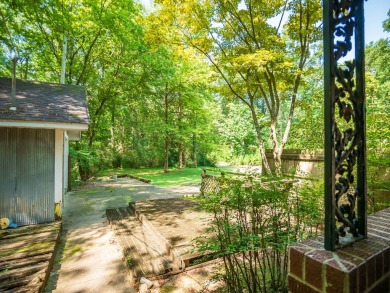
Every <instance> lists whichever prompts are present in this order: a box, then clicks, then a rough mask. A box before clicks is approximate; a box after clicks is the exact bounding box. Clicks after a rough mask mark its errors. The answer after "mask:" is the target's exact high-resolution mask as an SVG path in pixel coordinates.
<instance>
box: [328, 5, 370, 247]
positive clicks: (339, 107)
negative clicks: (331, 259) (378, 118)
mask: <svg viewBox="0 0 390 293" xmlns="http://www.w3.org/2000/svg"><path fill="white" fill-rule="evenodd" d="M323 3H324V91H325V104H324V114H325V115H324V116H325V121H324V124H325V147H324V149H325V152H324V154H325V175H324V176H325V177H324V182H325V223H324V224H325V233H324V236H325V237H324V246H325V249H326V250H331V251H334V250H336V248H337V247H340V246H345V245H348V244H350V243H353V242H355V241H357V240H359V239H362V238H365V237H366V236H367V231H366V227H367V186H366V181H367V179H366V134H365V86H364V84H365V81H364V8H363V0H341V1H340V0H339V1H334V0H324V2H323ZM353 37H354V41H353ZM353 51H354V52H355V56H354V59H353V60H351V61H345V60H346V59H348V57H349V56H347V54H349V53H350V52H353ZM343 60H344V62H343V63H342V61H343Z"/></svg>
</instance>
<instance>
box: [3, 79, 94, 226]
mask: <svg viewBox="0 0 390 293" xmlns="http://www.w3.org/2000/svg"><path fill="white" fill-rule="evenodd" d="M11 90H12V80H11V78H0V218H2V217H12V218H13V219H14V221H15V222H16V223H17V224H18V225H29V224H37V223H44V222H50V221H54V220H55V211H56V212H57V213H58V212H59V211H60V210H61V208H62V206H63V202H64V193H65V192H66V187H67V183H68V182H67V181H68V176H67V174H68V152H69V141H70V140H79V139H80V136H81V131H83V130H87V129H88V124H89V115H88V108H87V103H86V96H85V89H84V88H83V87H81V86H75V85H63V84H52V83H43V82H35V81H24V80H17V81H16V91H15V93H16V95H15V97H16V98H15V99H14V103H13V102H12V97H11ZM12 107H13V108H12Z"/></svg>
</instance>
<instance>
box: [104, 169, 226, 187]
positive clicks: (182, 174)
mask: <svg viewBox="0 0 390 293" xmlns="http://www.w3.org/2000/svg"><path fill="white" fill-rule="evenodd" d="M202 168H208V167H198V168H184V169H183V170H182V171H179V170H177V168H170V169H169V173H164V171H163V170H162V169H161V168H141V169H132V168H123V169H122V168H120V169H107V170H104V171H102V172H101V173H100V176H107V175H113V174H117V175H122V174H128V175H133V176H137V177H141V178H144V179H148V180H151V183H152V184H153V185H156V186H161V187H175V186H182V185H198V184H200V182H201V174H202ZM218 169H220V170H224V171H227V170H228V167H223V168H218ZM207 174H211V175H214V174H219V173H214V172H210V171H207Z"/></svg>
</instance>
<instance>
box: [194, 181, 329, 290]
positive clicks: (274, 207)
mask: <svg viewBox="0 0 390 293" xmlns="http://www.w3.org/2000/svg"><path fill="white" fill-rule="evenodd" d="M218 181H219V184H218V187H217V188H215V192H211V193H209V194H208V195H206V196H205V197H202V198H201V199H200V200H199V201H200V203H201V206H202V207H203V208H204V209H205V210H207V211H208V212H210V213H212V214H213V222H212V225H211V227H210V233H209V234H208V235H207V236H204V237H200V238H198V239H197V241H196V243H197V245H198V249H199V250H200V251H209V252H212V253H213V254H215V255H216V256H218V257H222V258H223V262H224V268H225V274H224V279H225V282H226V284H227V289H228V291H229V292H243V291H247V292H266V291H272V292H276V291H277V292H284V291H287V283H286V282H287V280H286V276H287V264H288V252H287V248H288V245H289V244H291V243H293V242H296V241H298V240H300V239H302V238H305V237H307V236H311V235H313V234H316V233H318V232H319V228H320V227H321V224H322V220H323V219H322V211H321V210H322V208H321V207H322V196H320V197H319V195H318V192H317V191H318V190H320V189H319V188H318V186H316V184H313V183H309V182H305V183H302V181H301V182H295V185H294V186H293V185H292V183H289V184H286V183H284V182H282V181H272V182H268V183H262V182H256V181H255V180H253V179H251V178H250V177H247V178H244V179H241V180H238V179H234V180H233V179H223V178H219V179H218ZM297 183H299V184H297ZM317 185H318V184H317ZM316 190H317V191H316ZM299 192H301V193H299Z"/></svg>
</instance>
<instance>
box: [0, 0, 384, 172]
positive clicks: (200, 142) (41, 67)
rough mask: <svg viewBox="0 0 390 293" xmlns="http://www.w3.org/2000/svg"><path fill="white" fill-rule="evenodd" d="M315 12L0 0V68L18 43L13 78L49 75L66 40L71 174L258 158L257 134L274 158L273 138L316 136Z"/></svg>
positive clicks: (277, 147) (298, 4)
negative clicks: (72, 124) (74, 133)
mask: <svg viewBox="0 0 390 293" xmlns="http://www.w3.org/2000/svg"><path fill="white" fill-rule="evenodd" d="M389 13H390V12H389ZM321 17H322V8H321V2H320V1H318V0H283V1H281V0H272V1H252V0H244V1H235V0H228V1H225V0H224V1H222V0H178V1H171V0H158V1H156V2H155V4H154V8H153V9H152V10H150V11H148V12H146V11H145V9H144V8H143V6H142V4H141V3H139V2H136V1H133V0H117V1H111V0H104V1H101V0H100V1H98V0H62V1H58V0H40V1H27V0H4V1H2V2H1V3H0V20H1V26H0V75H2V76H10V75H11V69H12V62H11V60H12V59H13V58H14V57H15V56H17V77H18V78H20V79H32V80H40V81H46V82H60V76H61V65H62V60H63V54H64V52H66V54H65V56H64V57H65V59H64V60H65V61H66V62H65V65H66V66H65V76H64V77H65V83H68V84H77V85H83V86H84V87H85V88H86V91H87V99H88V105H89V112H90V116H91V124H90V127H89V130H88V131H87V132H85V133H83V136H82V140H81V141H80V142H79V143H77V144H74V145H72V146H71V153H72V155H73V157H74V158H75V160H74V162H76V165H77V167H78V172H79V175H80V176H81V178H82V179H87V178H88V177H90V176H92V175H93V174H94V173H96V172H98V170H99V169H102V168H108V167H121V166H122V167H126V166H127V167H142V166H145V167H146V166H148V167H151V166H158V167H161V168H162V169H164V170H165V171H166V172H167V171H168V170H169V167H171V166H177V167H178V168H179V169H181V168H183V167H185V166H186V165H187V166H196V165H197V163H202V164H213V163H215V162H217V161H228V162H237V163H243V161H245V160H244V159H243V158H248V159H246V163H248V162H249V163H254V164H260V162H261V161H263V164H264V166H265V168H266V171H268V172H269V167H268V164H267V163H266V158H265V149H266V148H272V149H273V156H274V159H275V162H276V167H277V171H278V170H280V158H281V155H282V153H283V150H284V148H285V147H290V148H291V147H295V148H318V147H322V141H323V140H322V116H323V114H322V96H323V94H322V84H321V82H320V81H321V80H322V68H321V66H322V65H321V62H322V60H321V51H320V50H321V46H320V41H321V37H322V21H321ZM383 27H384V29H385V30H388V31H389V30H390V26H389V20H386V21H385V22H384V24H383ZM64 48H65V49H66V50H64ZM388 55H389V40H380V41H378V42H377V43H375V44H370V46H368V48H367V72H368V73H367V92H368V104H369V107H373V108H372V109H373V111H375V113H377V115H375V117H374V116H373V117H370V116H369V118H368V119H373V120H372V121H371V120H369V123H368V125H369V131H371V132H370V133H377V134H376V136H375V139H373V140H372V141H370V145H369V147H370V148H371V147H372V148H375V149H377V148H382V149H388V140H387V139H386V138H385V137H388V132H389V131H388V123H387V122H386V119H387V116H388V115H387V113H388V110H389V109H388V103H386V97H388V96H389V93H390V91H389V80H388V76H389V73H390V72H388V71H389V68H390V67H389V64H388V60H390V59H389V57H390V56H388ZM369 115H370V114H369ZM379 125H381V128H379ZM382 125H384V127H382ZM303 137H304V138H305V139H302V138H303ZM238 158H240V159H238Z"/></svg>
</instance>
